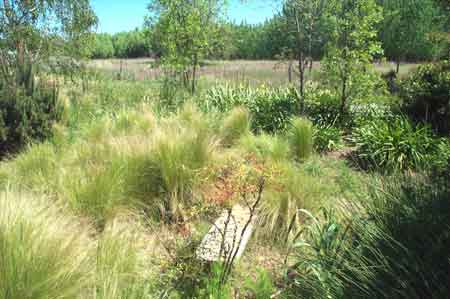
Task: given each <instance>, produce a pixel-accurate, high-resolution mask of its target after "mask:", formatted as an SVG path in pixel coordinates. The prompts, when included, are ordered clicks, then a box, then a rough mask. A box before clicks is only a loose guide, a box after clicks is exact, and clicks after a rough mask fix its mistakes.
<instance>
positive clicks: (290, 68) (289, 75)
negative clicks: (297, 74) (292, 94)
mask: <svg viewBox="0 0 450 299" xmlns="http://www.w3.org/2000/svg"><path fill="white" fill-rule="evenodd" d="M288 79H289V83H292V60H289V66H288Z"/></svg>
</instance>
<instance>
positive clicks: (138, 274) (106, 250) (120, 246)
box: [95, 221, 149, 299]
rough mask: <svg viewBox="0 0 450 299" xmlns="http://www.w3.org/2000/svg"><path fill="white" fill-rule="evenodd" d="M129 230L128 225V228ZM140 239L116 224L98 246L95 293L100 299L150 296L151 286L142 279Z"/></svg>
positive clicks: (109, 226)
mask: <svg viewBox="0 0 450 299" xmlns="http://www.w3.org/2000/svg"><path fill="white" fill-rule="evenodd" d="M127 226H128V224H127ZM138 238H139V236H138V235H137V233H136V232H135V231H133V230H132V229H129V228H125V225H124V224H121V223H120V222H119V221H113V222H112V223H111V224H110V225H108V226H107V227H106V229H105V231H104V232H103V234H102V236H101V238H100V240H99V241H98V245H97V256H96V268H95V271H96V279H97V283H96V286H95V287H96V289H95V293H96V296H95V298H98V299H109V298H114V299H141V298H146V297H147V296H148V291H149V286H148V283H147V282H146V281H145V278H144V277H142V267H143V265H142V257H140V256H139V250H138V244H139V239H138Z"/></svg>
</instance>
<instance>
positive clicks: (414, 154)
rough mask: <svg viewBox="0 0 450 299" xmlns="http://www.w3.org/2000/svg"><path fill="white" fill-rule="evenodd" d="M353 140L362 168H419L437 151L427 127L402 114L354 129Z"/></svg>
mask: <svg viewBox="0 0 450 299" xmlns="http://www.w3.org/2000/svg"><path fill="white" fill-rule="evenodd" d="M352 141H353V142H354V144H355V145H356V146H357V149H356V155H357V157H358V159H359V161H360V162H361V165H362V166H363V167H364V168H373V169H378V170H383V171H392V170H407V169H415V168H421V167H424V166H426V164H427V163H429V162H430V161H431V159H432V157H433V155H434V154H437V153H436V149H437V140H436V139H434V138H433V137H432V134H431V131H430V129H429V128H428V127H426V126H422V125H418V126H414V125H413V124H411V123H410V121H409V120H408V119H407V118H404V117H398V118H396V119H395V120H392V121H384V120H374V121H370V122H368V123H367V124H366V125H364V126H362V127H360V128H356V129H355V130H354V131H353V134H352Z"/></svg>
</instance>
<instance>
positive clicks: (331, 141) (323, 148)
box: [313, 126, 342, 153]
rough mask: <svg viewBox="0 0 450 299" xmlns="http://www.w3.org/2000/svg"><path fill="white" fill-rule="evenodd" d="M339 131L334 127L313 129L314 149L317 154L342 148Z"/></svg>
mask: <svg viewBox="0 0 450 299" xmlns="http://www.w3.org/2000/svg"><path fill="white" fill-rule="evenodd" d="M341 134H342V133H341V131H340V130H339V129H338V128H335V127H331V126H328V127H325V126H323V127H315V128H314V134H313V141H314V149H315V150H316V151H317V152H319V153H324V152H331V151H335V150H337V149H339V148H340V147H341V146H342V136H341Z"/></svg>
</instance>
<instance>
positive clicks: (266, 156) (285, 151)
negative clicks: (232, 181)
mask: <svg viewBox="0 0 450 299" xmlns="http://www.w3.org/2000/svg"><path fill="white" fill-rule="evenodd" d="M238 146H239V147H240V148H241V149H242V150H243V151H244V152H246V153H249V154H252V155H255V156H256V157H257V158H259V159H261V160H272V161H277V162H278V161H285V160H287V159H289V157H290V147H289V143H288V142H287V141H286V140H285V139H284V138H282V137H281V136H277V135H269V134H266V133H261V134H259V135H253V134H248V135H245V136H243V137H242V138H241V139H240V140H239V145H238Z"/></svg>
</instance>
